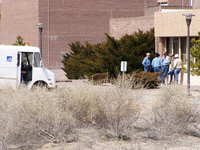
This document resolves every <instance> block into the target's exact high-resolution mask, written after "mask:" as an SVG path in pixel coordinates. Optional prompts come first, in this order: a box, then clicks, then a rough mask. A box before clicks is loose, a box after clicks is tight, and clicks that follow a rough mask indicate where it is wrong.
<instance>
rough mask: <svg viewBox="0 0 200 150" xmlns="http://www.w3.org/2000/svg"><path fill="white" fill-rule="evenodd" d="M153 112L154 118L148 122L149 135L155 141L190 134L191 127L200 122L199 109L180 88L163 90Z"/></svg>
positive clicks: (173, 87) (172, 87) (174, 87)
mask: <svg viewBox="0 0 200 150" xmlns="http://www.w3.org/2000/svg"><path fill="white" fill-rule="evenodd" d="M152 111H153V115H152V118H151V120H150V121H148V122H149V124H148V126H149V127H148V129H149V131H148V134H149V137H150V138H153V139H163V138H167V137H170V136H172V135H174V134H190V132H191V130H190V127H191V125H193V124H195V123H199V122H200V117H199V115H200V114H199V113H200V111H199V108H198V107H197V106H196V105H195V104H194V101H193V100H191V99H190V98H189V97H188V96H187V95H186V90H185V89H184V88H182V87H180V86H171V87H165V88H163V89H162V90H161V92H160V95H159V96H158V99H157V101H156V102H155V104H154V106H153V107H152Z"/></svg>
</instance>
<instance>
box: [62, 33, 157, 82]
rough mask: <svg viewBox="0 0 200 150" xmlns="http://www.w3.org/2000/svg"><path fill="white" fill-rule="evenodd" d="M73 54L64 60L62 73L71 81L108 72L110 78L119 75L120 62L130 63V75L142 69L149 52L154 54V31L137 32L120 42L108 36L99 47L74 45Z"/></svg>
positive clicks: (69, 54)
mask: <svg viewBox="0 0 200 150" xmlns="http://www.w3.org/2000/svg"><path fill="white" fill-rule="evenodd" d="M69 46H70V49H71V53H69V52H67V53H66V54H65V55H64V56H63V60H62V63H63V66H64V67H63V70H64V71H65V73H66V76H67V77H68V78H70V79H80V78H85V77H89V76H91V75H93V74H95V73H103V72H108V73H109V77H110V78H116V77H117V76H118V74H119V73H120V62H121V61H127V62H128V70H127V73H130V72H133V71H135V70H138V69H142V65H141V62H142V59H143V57H144V56H145V53H146V52H150V53H154V49H155V45H154V31H153V29H152V30H150V31H147V32H142V31H138V32H135V33H133V34H132V35H125V36H123V37H122V38H121V39H119V40H117V39H115V38H114V37H111V36H109V35H107V34H106V40H105V41H104V42H102V43H98V44H90V43H85V44H82V43H80V42H75V43H71V44H70V45H69Z"/></svg>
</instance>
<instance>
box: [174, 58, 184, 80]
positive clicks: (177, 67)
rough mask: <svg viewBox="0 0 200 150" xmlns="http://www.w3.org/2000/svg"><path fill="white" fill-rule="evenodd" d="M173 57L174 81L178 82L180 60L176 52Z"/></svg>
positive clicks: (180, 66)
mask: <svg viewBox="0 0 200 150" xmlns="http://www.w3.org/2000/svg"><path fill="white" fill-rule="evenodd" d="M174 58H175V60H174V80H175V82H176V83H178V76H179V73H180V72H181V69H182V61H181V59H180V58H179V55H178V54H176V55H175V56H174Z"/></svg>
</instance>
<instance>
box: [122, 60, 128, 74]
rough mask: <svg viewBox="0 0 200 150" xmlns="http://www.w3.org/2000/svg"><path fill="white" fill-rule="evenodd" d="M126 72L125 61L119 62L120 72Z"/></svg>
mask: <svg viewBox="0 0 200 150" xmlns="http://www.w3.org/2000/svg"><path fill="white" fill-rule="evenodd" d="M126 71H127V61H121V72H126Z"/></svg>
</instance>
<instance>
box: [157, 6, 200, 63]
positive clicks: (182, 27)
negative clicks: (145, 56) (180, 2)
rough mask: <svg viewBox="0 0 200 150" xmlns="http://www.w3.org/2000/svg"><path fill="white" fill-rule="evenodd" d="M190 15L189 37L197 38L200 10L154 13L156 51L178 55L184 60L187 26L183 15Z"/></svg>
mask: <svg viewBox="0 0 200 150" xmlns="http://www.w3.org/2000/svg"><path fill="white" fill-rule="evenodd" d="M186 13H191V14H194V15H195V16H194V17H193V18H192V23H191V26H190V36H191V37H198V33H199V32H200V28H199V27H200V9H190V10H186V9H182V10H163V11H160V12H156V13H155V22H154V25H155V37H156V41H157V42H156V51H157V52H160V53H161V52H163V51H168V52H169V53H171V54H180V55H181V56H182V58H183V60H185V59H186V37H187V25H186V20H185V16H183V14H186Z"/></svg>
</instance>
